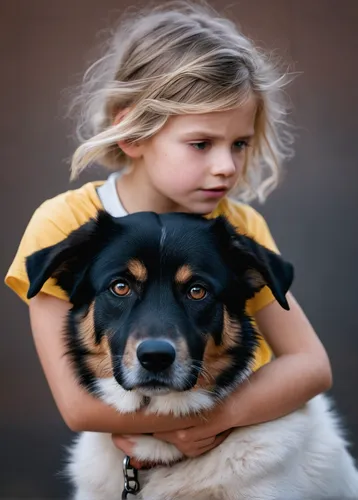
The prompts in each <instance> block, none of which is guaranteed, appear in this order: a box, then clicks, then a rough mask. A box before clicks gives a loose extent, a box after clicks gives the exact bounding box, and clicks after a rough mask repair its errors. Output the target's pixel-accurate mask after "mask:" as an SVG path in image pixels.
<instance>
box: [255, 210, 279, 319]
mask: <svg viewBox="0 0 358 500" xmlns="http://www.w3.org/2000/svg"><path fill="white" fill-rule="evenodd" d="M247 222H248V226H247V235H248V236H251V237H252V238H253V239H254V240H255V241H257V243H260V244H261V245H263V246H264V247H266V248H268V249H269V250H272V251H273V252H276V253H279V250H278V248H277V245H276V243H275V241H274V239H273V237H272V235H271V232H270V230H269V227H268V225H267V223H266V221H265V219H264V218H263V216H262V215H261V214H260V213H259V212H257V211H256V210H255V209H253V208H252V207H249V216H248V220H247ZM274 300H275V297H274V296H273V294H272V292H271V290H270V289H269V288H268V287H267V286H265V287H264V288H262V290H260V292H258V293H257V294H256V295H255V297H253V298H252V299H251V300H249V301H248V303H247V311H248V313H249V314H250V315H251V316H255V314H256V313H257V312H258V311H260V310H261V309H263V308H264V307H265V306H267V305H268V304H270V303H271V302H273V301H274Z"/></svg>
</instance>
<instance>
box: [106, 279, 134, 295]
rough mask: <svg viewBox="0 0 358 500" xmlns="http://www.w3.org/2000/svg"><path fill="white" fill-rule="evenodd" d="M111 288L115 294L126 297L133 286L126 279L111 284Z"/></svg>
mask: <svg viewBox="0 0 358 500" xmlns="http://www.w3.org/2000/svg"><path fill="white" fill-rule="evenodd" d="M110 290H111V292H112V293H114V295H117V296H119V297H125V296H126V295H129V294H130V293H131V287H130V286H129V284H128V283H127V281H125V280H118V281H115V282H114V283H112V284H111V286H110Z"/></svg>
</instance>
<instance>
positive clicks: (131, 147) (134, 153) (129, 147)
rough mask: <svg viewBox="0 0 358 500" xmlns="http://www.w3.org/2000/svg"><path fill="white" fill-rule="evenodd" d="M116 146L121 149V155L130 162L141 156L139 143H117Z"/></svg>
mask: <svg viewBox="0 0 358 500" xmlns="http://www.w3.org/2000/svg"><path fill="white" fill-rule="evenodd" d="M117 144H118V146H119V147H120V148H121V150H122V151H123V153H125V154H126V155H127V156H128V158H131V159H132V160H137V159H138V158H140V157H141V156H142V150H143V148H142V144H141V143H140V142H132V143H131V142H127V141H118V143H117Z"/></svg>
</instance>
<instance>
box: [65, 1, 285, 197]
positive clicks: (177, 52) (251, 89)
mask: <svg viewBox="0 0 358 500" xmlns="http://www.w3.org/2000/svg"><path fill="white" fill-rule="evenodd" d="M287 82H288V75H287V73H286V74H285V73H283V74H279V73H278V72H277V71H276V69H275V67H274V65H273V64H272V62H271V61H270V60H269V57H268V56H266V55H265V54H264V53H263V52H261V51H259V50H258V49H257V48H255V47H254V46H253V44H252V43H251V41H250V40H249V39H248V38H246V37H245V36H243V35H242V34H241V33H240V32H239V30H238V28H237V27H236V26H235V24H234V23H233V22H231V21H229V20H228V19H225V18H222V17H219V16H218V14H217V13H216V12H215V11H214V10H213V9H212V8H209V7H207V6H203V5H198V4H197V3H195V4H191V3H188V2H171V3H169V4H166V5H165V6H164V7H163V6H160V7H156V8H152V9H149V10H142V11H141V12H140V14H136V15H133V14H132V15H129V16H128V15H127V17H126V18H125V19H124V20H123V21H122V22H121V24H120V25H119V27H118V29H117V30H115V32H114V33H113V36H112V37H111V38H110V42H109V46H108V47H107V49H106V53H105V55H104V56H103V57H101V58H100V59H99V60H98V61H97V62H95V63H94V64H93V65H92V66H91V67H90V68H89V70H88V71H87V72H86V74H85V77H84V79H83V83H82V91H81V93H80V95H79V99H77V103H80V104H81V105H82V112H81V113H80V123H79V126H78V128H77V132H78V137H79V138H80V141H81V142H82V144H81V145H80V146H79V147H78V148H77V150H76V151H75V153H74V155H73V158H72V165H71V171H72V178H75V177H76V176H77V175H78V174H79V173H80V172H81V171H82V170H83V169H84V168H86V167H87V166H88V165H89V164H91V163H93V162H97V163H100V164H102V165H104V166H107V167H110V168H114V169H117V170H118V169H120V168H122V167H123V166H125V165H128V162H129V159H128V158H126V156H125V154H124V153H123V152H122V151H121V149H120V148H119V146H118V141H130V142H135V141H139V140H143V139H146V138H149V137H151V136H153V135H154V134H155V133H156V132H158V131H159V130H160V129H161V128H162V127H163V126H164V124H165V123H166V121H167V120H168V118H169V117H170V116H173V115H180V114H195V113H208V112H214V111H222V110H228V109H232V108H235V107H237V106H239V105H240V104H242V103H243V102H245V100H246V99H247V98H248V97H250V96H251V95H254V96H256V98H257V102H258V109H257V114H256V123H255V138H254V142H253V144H252V147H251V148H250V149H249V150H248V156H247V162H246V168H245V175H244V179H242V182H240V185H239V186H238V189H237V195H238V197H239V198H240V199H242V200H244V201H250V200H252V199H255V198H258V199H259V200H260V201H263V200H264V199H265V198H266V196H267V194H268V193H270V192H271V191H272V190H273V189H274V188H275V187H276V186H277V183H278V181H279V178H280V172H281V164H282V161H283V160H284V159H286V158H287V157H288V156H289V155H290V154H291V149H290V143H291V142H292V141H291V134H290V133H289V131H288V125H287V120H286V115H287V113H286V107H285V104H284V99H283V88H284V87H285V85H286V83H287ZM128 107H129V108H130V111H129V112H128V114H126V116H125V118H124V119H123V120H122V121H120V123H117V124H114V121H115V118H116V116H117V114H118V113H119V112H120V111H121V110H123V109H125V108H128Z"/></svg>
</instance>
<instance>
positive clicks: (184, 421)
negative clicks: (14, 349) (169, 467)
mask: <svg viewBox="0 0 358 500" xmlns="http://www.w3.org/2000/svg"><path fill="white" fill-rule="evenodd" d="M29 307H30V320H31V328H32V332H33V337H34V341H35V346H36V349H37V353H38V356H39V358H40V362H41V365H42V368H43V370H44V373H45V376H46V378H47V381H48V383H49V386H50V389H51V391H52V395H53V397H54V399H55V402H56V404H57V407H58V409H59V411H60V413H61V415H62V417H63V419H64V421H65V422H66V424H67V425H68V427H69V428H70V429H71V430H73V431H75V432H80V431H94V432H95V431H98V432H109V433H121V434H127V433H148V432H156V431H162V430H166V431H170V430H175V429H182V428H183V427H188V426H193V425H195V424H198V423H199V422H200V421H202V419H201V418H200V417H196V418H181V419H180V420H179V419H176V418H175V417H172V416H158V415H145V414H144V413H143V412H141V411H139V412H136V413H135V414H131V415H127V414H126V415H122V414H120V413H119V412H118V411H117V410H115V409H114V408H111V407H109V406H108V405H106V404H105V403H104V402H102V401H100V400H99V399H97V398H95V397H94V396H92V395H90V394H89V393H88V392H87V391H86V390H85V389H83V388H82V387H81V386H80V385H79V384H78V382H77V380H76V378H75V374H74V370H73V368H72V366H71V364H70V363H69V360H68V358H67V356H65V355H64V352H65V344H64V340H63V330H64V320H65V317H66V314H67V312H68V310H69V307H70V305H69V303H67V302H65V301H63V300H60V299H58V298H56V297H52V296H50V295H47V294H44V293H40V294H39V295H38V296H36V297H35V298H33V299H31V301H30V306H29Z"/></svg>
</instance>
